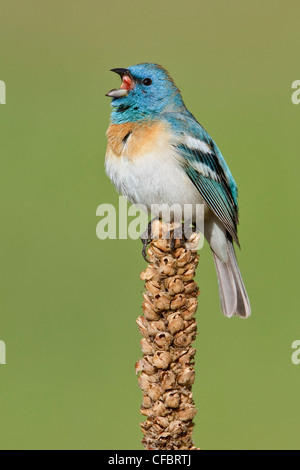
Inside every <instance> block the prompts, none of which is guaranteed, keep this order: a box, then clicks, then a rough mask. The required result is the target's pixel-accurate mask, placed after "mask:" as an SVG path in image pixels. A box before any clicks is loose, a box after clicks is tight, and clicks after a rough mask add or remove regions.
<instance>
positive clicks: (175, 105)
mask: <svg viewBox="0 0 300 470" xmlns="http://www.w3.org/2000/svg"><path fill="white" fill-rule="evenodd" d="M112 72H116V73H118V74H119V75H120V77H121V79H122V84H121V87H120V88H119V89H114V90H111V91H110V92H109V93H107V96H110V97H112V98H113V99H112V102H111V105H112V108H113V111H112V115H111V119H112V122H113V123H115V124H121V123H124V122H135V121H141V120H150V119H155V117H156V116H158V115H159V114H161V113H163V112H168V111H180V110H181V109H182V108H184V104H183V101H182V98H181V94H180V91H179V90H178V88H177V87H176V85H175V84H174V82H173V80H172V79H171V77H170V76H169V74H168V72H167V71H166V70H165V69H164V68H163V67H161V66H160V65H157V64H148V63H145V64H139V65H133V66H132V67H129V68H128V69H122V68H118V69H112Z"/></svg>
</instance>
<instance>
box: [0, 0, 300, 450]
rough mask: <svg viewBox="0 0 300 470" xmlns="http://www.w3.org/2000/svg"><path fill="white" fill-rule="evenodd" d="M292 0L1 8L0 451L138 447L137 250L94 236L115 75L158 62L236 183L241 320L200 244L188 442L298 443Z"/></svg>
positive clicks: (106, 194)
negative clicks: (245, 297) (2, 349)
mask: <svg viewBox="0 0 300 470" xmlns="http://www.w3.org/2000/svg"><path fill="white" fill-rule="evenodd" d="M299 16H300V4H299V1H298V0H284V1H278V0H269V1H266V0H264V1H261V0H259V1H258V0H252V1H251V2H241V1H239V0H227V1H226V2H225V1H224V0H214V1H212V0H192V1H187V2H179V1H174V0H172V1H170V0H164V1H156V0H153V1H152V2H144V1H140V0H139V1H138V0H131V1H130V2H121V1H110V2H108V1H107V2H103V1H99V0H97V1H96V0H84V1H83V0H76V1H73V0H72V1H71V0H44V1H42V0H27V1H26V2H25V1H16V0H9V1H8V0H6V1H3V0H1V1H0V79H1V80H4V81H5V83H6V86H7V104H6V105H5V106H4V105H3V106H1V107H0V153H1V171H0V200H1V245H0V250H1V260H0V263H1V271H0V273H1V279H0V291H1V292H0V305H1V311H0V340H3V341H5V343H6V347H7V365H0V447H1V449H140V448H142V446H141V444H140V439H141V432H140V429H139V424H138V423H139V421H140V419H141V417H140V415H139V407H140V403H141V391H140V390H139V388H138V385H137V379H136V377H135V374H134V364H135V362H136V360H137V359H138V358H139V357H140V356H141V352H140V345H139V340H140V334H139V331H138V328H137V326H136V324H135V319H136V317H137V316H138V315H139V314H140V313H141V303H142V290H143V284H142V282H141V281H140V280H139V273H140V271H141V270H142V269H143V268H144V267H145V263H144V261H143V259H142V257H141V254H140V252H141V244H140V242H139V241H133V240H109V241H108V240H107V241H100V240H98V239H97V238H96V225H97V222H98V220H99V219H97V217H96V208H97V206H98V205H99V204H101V203H104V202H105V203H112V204H114V205H117V203H118V195H117V193H116V192H115V190H114V188H113V186H112V184H111V183H110V181H109V180H108V178H107V177H106V176H105V173H104V166H103V163H104V155H105V147H106V137H105V131H106V128H107V126H108V121H109V114H110V103H109V101H110V100H109V99H108V98H106V97H105V96H104V94H105V93H106V92H107V91H108V90H110V89H111V88H114V87H116V86H117V85H118V84H119V79H118V78H117V77H116V76H115V75H113V74H111V73H110V72H109V69H110V68H112V67H127V66H130V65H133V64H136V63H139V62H145V61H153V62H157V63H160V64H162V65H163V66H164V67H166V68H167V69H168V70H169V72H170V74H171V75H172V77H173V78H174V80H175V82H176V83H177V85H178V86H179V87H180V89H181V91H182V93H183V97H184V99H185V102H186V105H187V106H188V108H189V109H190V110H191V112H192V113H193V114H195V115H196V117H197V118H198V120H199V121H200V122H201V123H202V125H203V126H204V127H205V128H206V129H207V130H208V131H209V132H210V134H211V135H212V137H213V138H214V139H215V141H216V142H217V144H218V145H219V147H220V148H221V150H222V153H223V155H224V156H225V158H226V160H227V162H228V164H229V166H230V168H231V170H232V173H233V175H234V177H235V179H236V180H237V182H238V186H239V194H240V198H239V203H240V211H241V213H240V215H241V217H240V219H241V224H240V231H239V234H240V240H241V244H242V251H241V253H239V254H238V257H239V262H240V267H241V271H242V273H243V277H244V280H245V283H246V286H247V289H248V293H249V296H250V298H251V303H252V309H253V315H252V317H251V318H250V319H249V320H247V321H242V320H240V319H237V318H235V319H232V320H228V319H226V318H224V317H223V316H222V315H221V314H220V308H219V299H218V290H217V280H216V275H215V271H214V266H213V262H212V257H211V253H210V250H209V249H208V247H207V246H205V249H203V250H202V252H201V259H200V264H199V268H198V274H197V281H198V283H199V287H200V289H201V296H200V297H199V309H198V313H197V318H198V321H199V336H198V338H197V341H196V347H197V356H196V383H195V386H194V395H195V401H196V405H197V408H198V410H199V411H198V414H197V417H196V428H195V434H194V437H195V441H196V444H197V445H198V446H200V447H201V448H204V449H276V448H284V449H288V448H300V443H299V423H300V413H299V391H300V365H299V366H296V365H293V364H292V362H291V354H292V352H293V351H292V349H291V344H292V342H293V341H294V340H296V339H299V338H300V315H299V302H298V292H299V286H298V282H299V281H298V280H299V269H298V266H299V260H298V251H299V250H298V248H296V247H297V246H298V233H299V228H300V227H299V221H298V206H297V207H296V203H297V201H298V200H299V198H298V191H299V122H300V105H298V106H295V105H293V104H292V101H291V95H292V89H291V84H292V82H293V81H294V80H297V79H298V80H299V79H300V75H299V73H300V72H299V45H300V41H299V39H300V32H299Z"/></svg>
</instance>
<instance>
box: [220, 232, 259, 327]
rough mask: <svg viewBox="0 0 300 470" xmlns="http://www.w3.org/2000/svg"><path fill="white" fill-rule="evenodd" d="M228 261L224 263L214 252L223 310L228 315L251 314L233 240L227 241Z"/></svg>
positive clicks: (247, 315)
mask: <svg viewBox="0 0 300 470" xmlns="http://www.w3.org/2000/svg"><path fill="white" fill-rule="evenodd" d="M227 247H228V261H227V262H226V263H223V262H222V261H221V260H220V259H219V258H218V257H217V255H216V254H215V253H214V252H213V255H214V261H215V265H216V270H217V275H218V283H219V292H220V300H221V308H222V312H223V313H224V315H226V317H229V318H230V317H232V316H233V315H237V316H239V317H241V318H248V317H249V316H250V315H251V307H250V302H249V298H248V295H247V292H246V289H245V286H244V282H243V279H242V276H241V273H240V269H239V266H238V263H237V259H236V255H235V251H234V247H233V244H232V241H231V240H228V241H227Z"/></svg>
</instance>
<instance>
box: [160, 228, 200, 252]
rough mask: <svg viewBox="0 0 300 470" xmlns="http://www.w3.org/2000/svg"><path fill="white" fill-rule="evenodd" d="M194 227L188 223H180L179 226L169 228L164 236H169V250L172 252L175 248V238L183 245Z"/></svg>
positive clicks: (193, 230) (193, 231)
mask: <svg viewBox="0 0 300 470" xmlns="http://www.w3.org/2000/svg"><path fill="white" fill-rule="evenodd" d="M195 230H196V227H195V226H194V225H193V224H190V223H184V222H183V223H182V224H181V225H180V226H178V227H175V228H174V229H172V230H170V231H169V232H168V234H167V236H166V238H170V251H171V253H172V254H173V253H174V251H175V248H176V240H179V241H180V246H182V247H184V246H185V243H186V242H187V241H188V240H189V239H190V238H191V236H192V234H193V233H195Z"/></svg>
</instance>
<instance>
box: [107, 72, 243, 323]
mask: <svg viewBox="0 0 300 470" xmlns="http://www.w3.org/2000/svg"><path fill="white" fill-rule="evenodd" d="M112 71H113V72H116V73H118V74H119V75H120V76H121V78H122V85H121V87H120V88H119V89H114V90H111V91H110V92H109V93H107V96H110V97H112V98H113V99H112V103H111V104H112V108H113V110H112V113H111V124H110V126H109V128H108V131H107V139H108V146H107V152H106V158H105V168H106V173H107V175H108V176H109V178H110V179H111V180H112V182H113V183H114V184H115V186H116V189H117V191H118V192H119V193H121V194H123V195H124V196H126V197H128V199H129V200H130V201H131V202H132V203H133V204H143V205H144V206H146V207H147V208H148V209H149V210H150V208H151V205H153V204H156V205H161V204H168V205H169V206H172V205H173V204H179V205H181V206H182V207H183V206H184V204H191V205H192V206H193V207H196V205H197V204H204V235H205V238H206V239H207V241H208V243H209V245H210V248H211V250H212V253H213V257H214V261H215V266H216V271H217V275H218V283H219V292H220V299H221V308H222V312H223V313H224V314H225V315H226V316H227V317H232V316H233V315H238V316H239V317H242V318H247V317H249V315H250V314H251V308H250V302H249V299H248V295H247V292H246V289H245V286H244V283H243V280H242V276H241V273H240V270H239V267H238V264H237V259H236V255H235V251H234V247H233V242H236V243H237V244H238V245H239V241H238V235H237V225H238V203H237V186H236V183H235V181H234V179H233V176H232V175H231V173H230V171H229V168H228V166H227V164H226V162H225V160H224V158H223V156H222V154H221V152H220V150H219V149H218V147H217V146H216V144H215V143H214V141H213V140H212V138H211V137H210V136H209V135H208V133H207V132H206V131H205V130H204V129H203V127H202V126H201V125H200V124H199V123H198V122H197V121H196V119H195V118H194V116H193V115H192V114H191V113H190V112H189V111H188V110H187V108H186V107H185V105H184V102H183V100H182V97H181V94H180V91H179V90H178V88H177V87H176V85H175V84H174V82H173V80H172V79H171V77H170V76H169V74H168V72H167V71H166V70H165V69H163V68H162V67H161V66H159V65H156V64H148V63H145V64H139V65H134V66H132V67H129V68H128V69H123V68H122V69H121V68H119V69H113V70H112Z"/></svg>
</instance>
